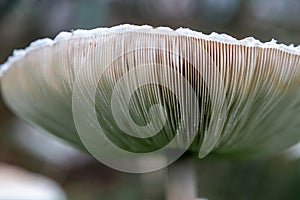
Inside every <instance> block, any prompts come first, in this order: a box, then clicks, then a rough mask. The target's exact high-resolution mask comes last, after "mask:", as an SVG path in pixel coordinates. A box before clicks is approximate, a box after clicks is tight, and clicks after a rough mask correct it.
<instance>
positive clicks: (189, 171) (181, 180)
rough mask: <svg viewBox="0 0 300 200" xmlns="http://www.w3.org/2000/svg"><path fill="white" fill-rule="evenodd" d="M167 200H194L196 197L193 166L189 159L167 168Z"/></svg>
mask: <svg viewBox="0 0 300 200" xmlns="http://www.w3.org/2000/svg"><path fill="white" fill-rule="evenodd" d="M166 182H167V185H166V188H167V191H166V194H165V195H166V199H167V200H182V199H185V200H195V199H196V196H197V186H196V172H195V165H194V163H193V161H192V160H190V159H183V160H182V161H177V162H175V163H173V164H172V165H170V166H169V167H168V175H167V181H166Z"/></svg>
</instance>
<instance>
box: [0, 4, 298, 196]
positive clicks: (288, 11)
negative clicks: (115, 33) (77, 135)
mask: <svg viewBox="0 0 300 200" xmlns="http://www.w3.org/2000/svg"><path fill="white" fill-rule="evenodd" d="M122 23H130V24H140V25H142V24H148V25H152V26H168V27H171V28H174V29H176V28H179V27H187V28H191V29H193V30H197V31H201V32H203V33H207V34H209V33H211V32H218V33H227V34H229V35H232V36H234V37H236V38H238V39H242V38H245V37H248V36H253V37H255V38H257V39H259V40H261V41H270V40H271V39H273V38H275V39H276V40H278V42H279V43H286V44H290V43H294V44H295V45H299V44H300V26H299V24H300V1H298V0H272V1H271V0H249V1H243V0H199V1H198V0H99V1H94V0H78V1H75V0H74V1H72V0H54V1H47V0H0V63H3V62H5V60H6V59H7V57H8V56H9V55H11V54H12V51H13V49H20V48H25V47H26V46H28V45H29V44H30V42H32V41H34V40H36V39H39V38H44V37H49V38H54V37H55V36H56V35H57V34H58V33H59V32H60V31H71V30H76V29H92V28H96V27H107V26H108V27H110V26H114V25H118V24H122ZM297 155H298V154H297V152H296V150H294V151H290V152H289V153H284V154H279V155H277V156H274V157H272V158H268V159H264V160H251V161H228V160H218V161H217V160H213V159H207V160H202V161H200V160H199V161H198V162H197V171H198V177H199V178H198V183H199V188H198V189H199V196H204V197H206V198H208V199H300V162H299V160H298V159H297V157H298V156H297ZM1 163H2V164H3V163H6V164H9V165H17V166H20V167H21V168H22V170H26V171H27V172H28V173H29V171H31V172H34V173H38V174H41V175H43V176H45V177H48V178H49V179H52V180H54V181H55V182H56V183H57V185H58V186H59V187H61V188H62V189H63V191H64V193H65V194H66V196H67V198H68V199H70V200H83V199H122V200H126V199H163V191H162V188H163V182H159V181H157V180H159V178H161V180H162V181H163V177H161V175H160V173H162V172H157V173H153V174H145V175H134V174H125V173H120V172H117V171H114V170H112V169H110V168H107V167H106V166H103V165H102V164H101V163H99V162H98V161H96V160H95V159H93V158H91V157H90V156H89V155H86V154H84V153H81V152H79V151H77V150H75V149H73V148H72V147H69V146H68V145H67V144H66V143H65V142H63V141H61V140H59V139H58V138H55V137H54V136H51V135H49V134H48V133H40V132H38V131H36V130H34V129H33V128H31V127H30V126H28V125H27V124H26V123H24V122H22V121H20V120H19V119H17V118H16V117H15V116H14V115H13V114H12V113H11V112H10V111H8V109H7V108H6V107H5V106H4V104H3V102H2V101H1V100H0V172H1ZM155 178H157V180H156V179H155ZM5 181H6V180H5V178H3V177H1V173H0V182H4V183H5ZM145 183H146V184H145ZM0 184H1V183H0ZM0 195H1V188H0Z"/></svg>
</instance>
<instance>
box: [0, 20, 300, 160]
mask: <svg viewBox="0 0 300 200" xmlns="http://www.w3.org/2000/svg"><path fill="white" fill-rule="evenodd" d="M0 77H1V91H2V95H3V98H4V100H5V102H6V104H7V105H8V107H9V108H11V109H12V110H13V111H14V112H15V113H16V115H18V116H20V117H21V118H23V119H25V120H26V121H28V122H29V123H31V124H33V125H34V126H37V127H39V128H42V129H44V130H46V131H48V132H50V133H53V134H54V135H56V136H58V137H61V138H64V139H65V140H67V141H69V142H71V143H72V144H75V145H76V146H79V147H80V148H83V149H84V148H87V150H88V151H90V152H91V153H92V152H93V153H95V152H101V153H102V152H104V151H105V152H106V153H108V154H109V153H110V152H114V150H112V149H114V148H119V149H123V150H124V151H129V152H134V153H147V152H157V151H159V150H160V149H163V151H168V150H167V149H177V150H178V149H180V150H181V153H183V152H184V151H186V150H189V151H191V152H197V153H198V155H199V157H204V156H206V155H207V154H208V153H210V152H212V151H213V152H217V153H219V154H224V155H242V156H246V155H247V156H248V155H249V156H261V155H269V154H272V153H275V152H277V151H280V150H282V149H284V148H287V147H289V146H291V145H293V144H295V143H297V142H298V141H299V139H300V131H299V130H300V95H299V93H300V92H299V89H298V88H299V86H300V46H298V47H294V46H293V45H290V46H286V45H283V44H277V42H276V41H275V40H272V41H270V42H266V43H262V42H260V41H258V40H256V39H254V38H245V39H243V40H237V39H235V38H233V37H231V36H228V35H225V34H217V33H212V34H210V35H205V34H202V33H199V32H196V31H192V30H189V29H184V28H179V29H177V30H172V29H170V28H165V27H159V28H152V27H151V26H134V25H120V26H116V27H112V28H98V29H94V30H76V31H74V32H72V33H68V32H62V33H60V34H58V35H57V36H56V38H55V39H54V40H51V39H41V40H37V41H35V42H33V43H31V44H30V46H29V47H27V48H26V49H25V50H18V51H15V52H14V54H13V56H11V57H10V58H9V59H8V61H7V62H6V63H4V64H3V65H2V67H1V72H0ZM112 144H113V145H112ZM111 146H113V147H112V148H111ZM116 146H117V147H116ZM91 149H92V150H91Z"/></svg>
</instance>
